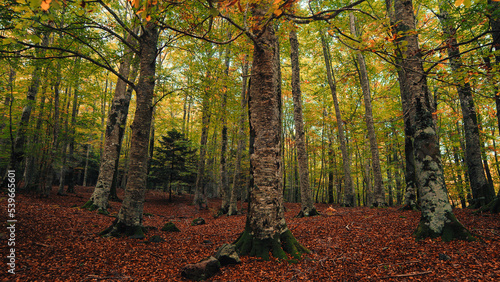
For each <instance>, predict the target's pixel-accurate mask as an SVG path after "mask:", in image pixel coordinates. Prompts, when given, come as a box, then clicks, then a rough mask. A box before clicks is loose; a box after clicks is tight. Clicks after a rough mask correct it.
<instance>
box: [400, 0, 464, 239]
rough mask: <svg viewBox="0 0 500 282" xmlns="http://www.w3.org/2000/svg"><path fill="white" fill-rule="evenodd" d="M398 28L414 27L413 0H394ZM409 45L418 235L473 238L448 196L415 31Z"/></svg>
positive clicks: (407, 62)
mask: <svg viewBox="0 0 500 282" xmlns="http://www.w3.org/2000/svg"><path fill="white" fill-rule="evenodd" d="M394 10H395V20H396V21H397V22H398V26H397V29H398V30H399V31H402V32H406V33H407V32H409V31H410V32H413V31H414V30H415V15H414V13H413V4H412V1H411V0H395V1H394ZM405 40H406V42H407V45H406V48H405V50H404V54H405V56H404V58H403V60H402V63H403V65H402V66H404V69H403V70H404V74H405V76H406V79H405V81H407V82H408V87H409V90H410V93H411V95H412V97H411V98H412V99H411V101H412V104H411V106H412V107H413V108H414V113H415V114H414V115H410V117H411V121H412V124H413V125H414V127H415V128H414V129H415V131H414V136H413V138H414V146H415V148H414V149H415V151H414V154H415V165H416V174H417V181H418V187H419V188H420V189H421V191H422V193H421V197H422V199H421V208H422V216H421V219H420V223H419V224H418V227H417V229H416V230H415V233H414V235H415V237H416V238H417V239H423V238H427V237H431V238H433V237H442V239H443V240H444V241H450V240H453V239H465V240H471V239H472V238H473V237H472V235H471V234H470V233H469V231H468V230H467V229H465V227H464V226H463V225H462V224H461V223H460V222H459V221H458V220H457V219H456V217H455V215H454V214H453V211H452V209H451V205H450V202H449V199H448V195H447V191H446V186H445V181H444V174H443V167H442V163H441V156H440V152H439V144H438V140H437V133H436V128H435V122H434V119H433V116H432V114H433V112H434V105H432V104H431V100H432V99H431V97H430V93H429V90H428V88H427V78H426V76H425V74H424V70H423V66H422V58H421V54H420V51H419V47H418V39H417V36H416V34H411V35H410V34H409V35H407V37H406V38H405Z"/></svg>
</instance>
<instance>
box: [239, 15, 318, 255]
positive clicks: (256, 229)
mask: <svg viewBox="0 0 500 282" xmlns="http://www.w3.org/2000/svg"><path fill="white" fill-rule="evenodd" d="M252 10H253V11H252V14H253V16H254V17H256V18H261V17H263V16H264V14H265V12H266V11H267V7H265V6H257V7H254V8H253V9H252ZM263 28H264V30H262V34H261V35H260V36H259V37H258V38H255V41H254V54H253V64H252V81H251V85H250V95H249V103H248V106H249V108H248V109H249V115H250V140H251V141H250V151H251V152H250V167H251V173H252V176H253V177H252V178H251V179H252V180H251V181H252V183H251V191H250V202H249V208H248V209H249V211H248V216H247V222H246V227H245V231H244V232H243V233H242V234H241V235H240V237H239V238H238V239H237V240H236V247H237V249H238V250H239V252H240V254H242V255H251V256H257V257H261V258H263V259H269V253H270V252H271V253H272V255H273V256H274V257H277V258H281V259H286V253H289V254H291V255H292V256H294V257H300V255H301V253H304V252H308V250H307V249H305V248H304V247H302V245H300V244H299V243H298V242H297V241H296V240H295V238H294V236H293V235H292V233H291V231H290V230H289V229H288V227H287V225H286V222H285V217H284V206H283V191H282V189H283V187H282V171H281V165H282V163H281V131H280V130H281V125H280V124H281V113H280V111H281V97H279V96H278V93H279V86H278V85H277V77H278V76H279V74H278V71H277V69H276V68H277V64H276V57H275V56H277V54H278V52H277V50H276V48H277V46H278V45H277V38H276V35H275V33H274V28H273V26H272V25H271V24H268V25H266V26H264V27H263Z"/></svg>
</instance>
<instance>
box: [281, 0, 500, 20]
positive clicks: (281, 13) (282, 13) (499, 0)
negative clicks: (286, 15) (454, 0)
mask: <svg viewBox="0 0 500 282" xmlns="http://www.w3.org/2000/svg"><path fill="white" fill-rule="evenodd" d="M499 1H500V0H499ZM274 14H275V15H276V16H277V17H279V16H280V15H281V14H283V11H282V10H280V9H278V10H275V11H274Z"/></svg>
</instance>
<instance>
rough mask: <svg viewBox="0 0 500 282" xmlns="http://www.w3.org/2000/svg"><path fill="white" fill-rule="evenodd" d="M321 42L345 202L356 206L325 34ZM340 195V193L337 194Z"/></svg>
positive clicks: (335, 84)
mask: <svg viewBox="0 0 500 282" xmlns="http://www.w3.org/2000/svg"><path fill="white" fill-rule="evenodd" d="M321 44H322V46H323V56H324V59H325V66H326V75H327V78H328V85H329V86H330V91H331V92H332V99H333V105H334V107H335V116H336V118H337V129H338V135H339V140H340V150H341V152H342V160H343V168H344V199H343V204H344V206H347V207H354V206H355V201H354V186H353V185H352V177H351V156H350V154H349V151H348V149H347V140H346V137H345V132H344V122H343V120H342V115H341V113H340V106H339V101H338V98H337V83H336V81H335V76H334V74H333V71H332V69H331V65H330V51H329V47H328V43H327V42H326V40H325V38H324V36H323V35H321ZM337 197H340V194H338V195H337Z"/></svg>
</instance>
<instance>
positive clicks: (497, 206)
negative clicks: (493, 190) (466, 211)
mask: <svg viewBox="0 0 500 282" xmlns="http://www.w3.org/2000/svg"><path fill="white" fill-rule="evenodd" d="M482 212H491V213H499V212H500V198H499V197H496V198H495V199H494V200H493V201H491V202H489V203H488V204H487V205H485V206H482V207H481V208H479V209H478V210H477V211H475V212H474V213H482Z"/></svg>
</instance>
